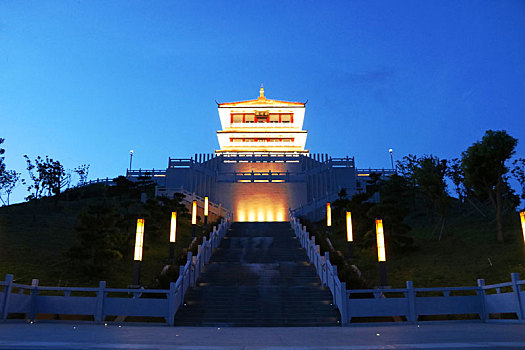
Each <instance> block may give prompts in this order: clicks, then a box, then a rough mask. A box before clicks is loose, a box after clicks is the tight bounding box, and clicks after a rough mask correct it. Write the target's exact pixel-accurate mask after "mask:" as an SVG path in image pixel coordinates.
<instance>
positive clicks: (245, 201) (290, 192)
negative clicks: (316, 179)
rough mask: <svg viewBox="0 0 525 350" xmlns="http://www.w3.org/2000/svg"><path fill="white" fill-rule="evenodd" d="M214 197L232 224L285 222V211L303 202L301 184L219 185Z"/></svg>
mask: <svg viewBox="0 0 525 350" xmlns="http://www.w3.org/2000/svg"><path fill="white" fill-rule="evenodd" d="M218 193H219V194H220V198H221V199H223V200H224V201H223V205H224V206H225V207H227V208H232V209H233V212H234V215H235V217H234V220H235V221H287V220H288V208H290V207H291V208H295V207H297V206H299V205H300V204H301V203H304V202H305V201H306V185H305V184H304V183H220V184H218Z"/></svg>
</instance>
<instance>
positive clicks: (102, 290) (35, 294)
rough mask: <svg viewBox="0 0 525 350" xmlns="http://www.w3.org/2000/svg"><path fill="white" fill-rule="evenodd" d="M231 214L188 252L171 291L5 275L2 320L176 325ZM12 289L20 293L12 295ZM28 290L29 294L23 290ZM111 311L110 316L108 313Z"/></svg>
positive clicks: (0, 304)
mask: <svg viewBox="0 0 525 350" xmlns="http://www.w3.org/2000/svg"><path fill="white" fill-rule="evenodd" d="M231 222H232V213H228V215H226V218H225V219H222V220H221V223H220V224H219V225H218V226H215V227H213V231H212V232H210V235H209V237H210V238H209V239H207V238H206V237H203V243H202V245H199V246H198V254H197V255H196V256H192V253H191V252H189V253H188V260H187V262H186V264H185V265H184V266H180V268H179V271H180V273H179V277H178V278H177V281H176V282H172V283H170V288H169V289H142V288H140V289H136V288H133V289H129V288H107V287H106V282H105V281H101V282H100V284H99V287H98V288H96V287H51V286H39V285H38V280H36V279H35V280H33V283H32V285H25V284H19V283H14V282H13V280H14V277H13V275H10V274H8V275H6V278H5V281H0V286H3V290H2V291H0V320H6V319H7V316H8V314H10V313H24V314H27V317H28V318H29V319H30V320H33V319H35V317H36V316H37V314H39V313H46V314H73V315H92V316H93V318H94V320H95V322H104V320H105V316H106V315H112V316H146V317H164V318H165V319H166V322H167V323H168V324H169V325H170V326H173V325H174V322H175V314H176V313H177V310H178V308H179V307H180V306H181V305H182V304H183V302H184V296H185V294H186V292H187V290H188V288H190V287H192V286H195V282H196V281H197V278H198V277H199V274H200V272H201V271H202V269H203V268H204V266H205V265H206V264H208V263H209V260H210V257H211V255H212V253H213V250H214V249H215V248H217V247H218V246H219V244H220V241H221V240H222V238H223V237H224V236H225V235H226V232H227V231H228V229H229V228H230V226H231ZM13 288H16V289H18V293H13ZM24 290H28V291H29V294H24V293H23V291H24ZM43 291H47V292H49V291H57V292H64V295H46V294H39V292H43ZM71 292H84V293H86V292H88V293H96V294H95V296H91V297H89V296H71ZM109 293H128V294H132V296H133V297H132V298H129V297H128V298H123V297H110V296H108V294H109ZM143 294H161V295H163V297H160V298H140V297H141V296H142V295H143ZM108 312H109V313H108Z"/></svg>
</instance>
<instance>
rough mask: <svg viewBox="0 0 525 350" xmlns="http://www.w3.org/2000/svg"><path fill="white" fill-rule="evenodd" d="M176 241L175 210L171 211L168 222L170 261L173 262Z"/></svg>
mask: <svg viewBox="0 0 525 350" xmlns="http://www.w3.org/2000/svg"><path fill="white" fill-rule="evenodd" d="M176 241H177V212H176V211H174V212H172V213H171V223H170V263H171V264H173V262H174V261H173V259H174V258H175V242H176Z"/></svg>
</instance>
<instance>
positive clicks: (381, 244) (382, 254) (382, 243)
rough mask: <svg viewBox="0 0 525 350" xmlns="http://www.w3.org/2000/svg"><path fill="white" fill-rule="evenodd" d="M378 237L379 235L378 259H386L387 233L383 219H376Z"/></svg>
mask: <svg viewBox="0 0 525 350" xmlns="http://www.w3.org/2000/svg"><path fill="white" fill-rule="evenodd" d="M376 237H377V261H379V262H383V261H386V252H385V234H384V232H383V220H381V219H378V220H376Z"/></svg>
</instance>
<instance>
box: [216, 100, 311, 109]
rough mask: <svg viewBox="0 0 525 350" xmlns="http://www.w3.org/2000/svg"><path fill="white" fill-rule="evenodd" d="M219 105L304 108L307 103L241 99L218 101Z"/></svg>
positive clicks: (227, 106) (221, 106)
mask: <svg viewBox="0 0 525 350" xmlns="http://www.w3.org/2000/svg"><path fill="white" fill-rule="evenodd" d="M217 105H218V106H219V108H241V107H274V108H277V107H283V108H285V107H303V108H304V106H305V105H306V103H303V102H289V101H279V100H267V99H258V100H248V101H239V102H224V103H218V104H217Z"/></svg>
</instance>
